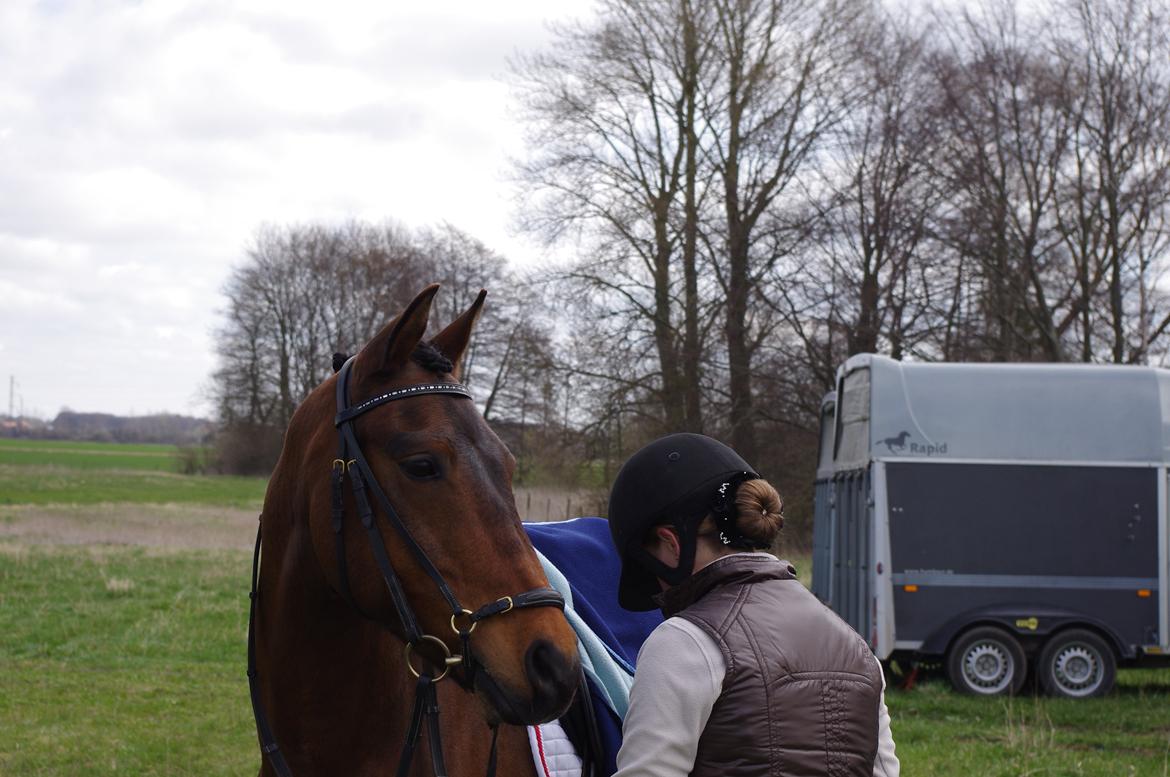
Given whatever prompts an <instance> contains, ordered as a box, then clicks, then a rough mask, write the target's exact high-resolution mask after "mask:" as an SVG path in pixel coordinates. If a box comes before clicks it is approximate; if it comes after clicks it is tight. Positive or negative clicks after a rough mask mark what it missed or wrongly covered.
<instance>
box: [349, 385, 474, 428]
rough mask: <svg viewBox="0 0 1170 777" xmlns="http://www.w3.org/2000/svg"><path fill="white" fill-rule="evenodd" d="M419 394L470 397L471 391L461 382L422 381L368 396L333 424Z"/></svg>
mask: <svg viewBox="0 0 1170 777" xmlns="http://www.w3.org/2000/svg"><path fill="white" fill-rule="evenodd" d="M419 394H454V395H456V396H460V397H467V398H468V399H472V396H471V392H470V391H469V390H468V388H467V386H464V385H463V384H462V383H422V384H419V385H416V386H407V387H406V388H400V389H394V390H393V391H387V392H386V393H384V394H379V395H378V396H376V397H370V398H369V399H367V400H365V401H364V402H360V403H358V404H356V405H354V406H352V407H348V408H346V409H345V410H343V411H341V412H340V413H338V414H337V415H336V417H334V419H333V425H334V426H341V425H342V424H344V423H345V422H346V421H350V420H352V419H354V418H356V417H357V416H359V415H361V414H362V413H365V412H367V411H369V410H373V409H374V408H375V407H377V406H378V405H382V404H385V403H386V402H393V401H394V400H396V399H405V398H406V397H413V396H416V395H419Z"/></svg>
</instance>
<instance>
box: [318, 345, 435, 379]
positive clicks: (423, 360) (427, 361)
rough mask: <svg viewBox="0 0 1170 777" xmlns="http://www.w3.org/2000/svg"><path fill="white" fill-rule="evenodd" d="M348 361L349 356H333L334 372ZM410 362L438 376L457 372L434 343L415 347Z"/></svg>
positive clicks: (343, 354) (341, 354)
mask: <svg viewBox="0 0 1170 777" xmlns="http://www.w3.org/2000/svg"><path fill="white" fill-rule="evenodd" d="M347 359H349V354H346V353H340V352H339V353H335V354H333V371H334V372H337V371H338V370H340V369H341V366H342V365H343V364H345V362H346V360H347ZM410 360H411V361H412V362H414V363H415V364H417V365H418V366H420V367H422V368H423V369H424V370H427V371H428V372H433V373H436V374H438V375H443V374H445V373H449V372H454V371H455V365H454V363H452V361H451V360H450V359H448V358H447V357H446V356H444V355H443V352H442V351H440V350H439V349H438V347H437V346H436V345H435V344H434V343H422V342H420V343H419V344H418V345H417V346H415V349H414V352H413V353H412V354H410Z"/></svg>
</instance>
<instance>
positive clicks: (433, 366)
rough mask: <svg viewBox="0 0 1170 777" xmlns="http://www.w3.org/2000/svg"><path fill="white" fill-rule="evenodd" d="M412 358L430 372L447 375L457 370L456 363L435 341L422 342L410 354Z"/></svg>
mask: <svg viewBox="0 0 1170 777" xmlns="http://www.w3.org/2000/svg"><path fill="white" fill-rule="evenodd" d="M410 360H411V361H412V362H414V363H415V364H417V365H418V366H420V367H422V368H423V369H424V370H427V371H428V372H433V373H435V374H437V375H446V374H448V373H451V372H454V371H455V364H454V363H453V362H452V361H451V360H450V359H448V358H447V356H446V355H445V354H444V353H443V352H442V351H440V350H439V348H438V347H437V346H436V345H435V344H434V343H426V342H420V343H419V344H418V345H416V346H415V348H414V352H413V353H411V354H410Z"/></svg>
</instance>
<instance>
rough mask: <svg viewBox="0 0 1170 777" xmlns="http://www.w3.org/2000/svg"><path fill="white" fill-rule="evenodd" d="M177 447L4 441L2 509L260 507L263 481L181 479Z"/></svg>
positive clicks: (0, 445)
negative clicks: (120, 504)
mask: <svg viewBox="0 0 1170 777" xmlns="http://www.w3.org/2000/svg"><path fill="white" fill-rule="evenodd" d="M179 465H180V451H179V449H178V448H177V447H175V446H173V445H122V444H117V443H85V442H65V441H58V440H53V441H45V440H25V439H18V440H12V439H4V440H0V505H4V504H10V505H11V504H38V505H48V504H97V503H102V502H131V503H137V504H151V503H168V502H175V503H185V504H211V505H228V506H234V507H253V506H255V507H258V506H259V505H260V503H261V502H262V501H263V499H264V487H265V480H264V479H263V478H242V477H230V476H226V475H180V474H179V473H178V469H179Z"/></svg>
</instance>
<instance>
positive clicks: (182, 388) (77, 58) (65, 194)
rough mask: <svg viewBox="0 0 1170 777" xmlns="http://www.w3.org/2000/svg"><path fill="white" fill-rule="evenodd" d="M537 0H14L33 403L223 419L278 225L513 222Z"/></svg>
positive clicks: (4, 33)
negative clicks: (514, 93) (510, 68)
mask: <svg viewBox="0 0 1170 777" xmlns="http://www.w3.org/2000/svg"><path fill="white" fill-rule="evenodd" d="M550 12H553V13H558V14H564V13H577V14H580V13H585V12H587V6H586V4H585V0H581V2H580V4H579V5H577V6H575V7H572V6H567V5H565V4H557V5H556V6H549V5H548V4H545V3H536V2H529V1H526V2H509V3H480V2H434V3H428V4H422V3H385V2H381V1H380V0H379V1H378V2H373V1H370V2H341V3H330V4H322V3H320V2H318V1H317V0H296V1H294V2H290V0H253V1H251V2H248V3H237V2H234V0H212V1H209V2H187V1H185V0H152V1H151V2H148V3H128V2H123V1H122V0H92V1H91V2H80V3H73V2H47V3H46V2H35V1H34V0H6V1H5V2H3V3H0V72H3V73H4V74H5V75H4V78H3V79H0V336H3V338H4V341H3V347H2V348H0V373H7V374H15V375H16V376H17V380H18V382H19V385H20V387H21V391H22V393H23V395H24V398H25V405H26V409H36V410H37V411H39V412H40V413H42V414H45V415H53V414H55V413H56V412H57V410H58V409H59V408H60V407H62V406H65V405H68V406H69V407H72V408H74V409H80V410H103V411H109V412H123V413H124V412H129V411H130V410H131V409H134V410H135V411H137V412H145V411H153V410H170V411H175V412H199V413H202V412H207V407H206V406H205V404H204V400H203V398H202V395H201V387H202V385H203V384H204V383H205V382H206V379H207V376H208V375H209V374H210V372H211V370H212V369H213V367H214V358H213V354H212V345H213V343H212V337H211V333H212V331H213V329H214V327H215V326H216V324H217V319H216V313H217V310H218V309H220V308H221V307H222V305H223V300H222V298H221V297H220V289H221V287H222V285H223V283H224V281H225V280H226V278H227V275H228V272H229V270H230V268H231V266H232V264H233V263H234V262H235V261H237V260H238V258H239V257H240V256H241V254H242V251H243V249H244V246H245V245H246V243H247V241H248V239H249V237H250V236H251V234H252V233H253V231H254V230H255V229H256V227H257V226H258V225H259V224H261V223H262V222H273V223H288V222H297V221H310V220H338V219H345V218H351V217H358V218H367V219H372V220H377V221H380V220H383V219H386V218H392V219H396V220H399V221H402V222H404V223H407V224H411V225H425V224H433V223H436V222H439V221H443V220H446V221H450V222H452V223H454V224H456V225H458V226H460V227H461V228H463V229H466V230H468V231H470V232H472V233H473V234H475V235H476V236H477V237H479V238H481V239H482V240H484V241H485V242H487V243H488V244H489V245H492V246H493V247H495V248H496V249H497V250H500V251H501V252H503V253H505V254H507V255H511V256H513V258H516V259H520V260H522V261H523V260H525V259H526V258H530V257H532V256H533V254H534V252H533V249H532V248H531V247H530V246H529V245H528V244H526V243H525V242H524V241H523V240H521V239H519V238H516V237H515V236H513V235H511V234H510V233H509V230H508V224H509V221H510V216H511V212H510V208H511V202H512V196H513V192H512V191H511V190H510V188H509V186H508V184H507V183H506V182H505V175H504V174H505V173H506V171H507V161H506V160H507V157H508V155H510V154H515V153H517V151H518V150H519V136H520V132H519V129H518V127H516V126H515V125H514V124H513V123H512V121H511V119H510V118H509V113H508V108H507V100H508V92H507V88H506V87H505V86H504V85H503V84H502V83H501V81H500V80H499V77H500V76H501V75H502V74H503V73H505V71H506V60H507V57H508V56H509V55H510V54H511V53H513V52H514V51H516V50H518V49H522V50H531V49H532V48H534V47H537V46H540V45H543V44H545V43H546V42H547V34H546V32H545V28H544V22H545V20H546V19H547V17H548V15H549V14H550Z"/></svg>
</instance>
